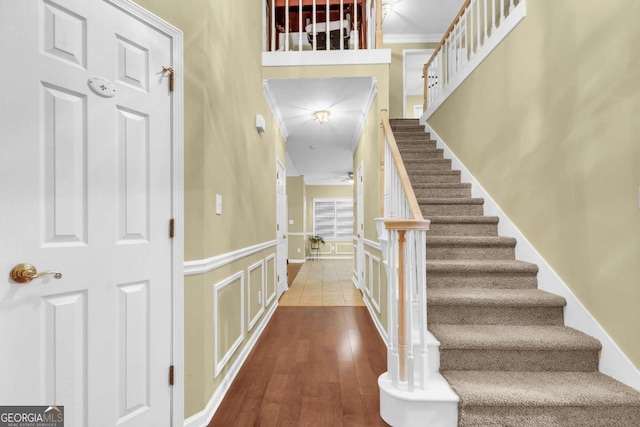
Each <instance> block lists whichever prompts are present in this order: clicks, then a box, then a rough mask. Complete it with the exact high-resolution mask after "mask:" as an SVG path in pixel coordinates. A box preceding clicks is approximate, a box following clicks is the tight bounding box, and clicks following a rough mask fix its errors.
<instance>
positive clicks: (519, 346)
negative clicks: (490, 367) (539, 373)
mask: <svg viewBox="0 0 640 427" xmlns="http://www.w3.org/2000/svg"><path fill="white" fill-rule="evenodd" d="M429 330H430V331H431V332H432V333H433V335H434V336H435V337H436V338H437V339H438V341H440V349H441V350H449V349H462V350H471V349H474V350H478V349H482V350H518V351H523V350H528V351H541V350H556V351H558V350H582V351H585V350H586V351H599V350H600V349H601V348H602V345H601V344H600V341H598V340H597V339H595V338H593V337H590V336H589V335H586V334H584V333H582V332H580V331H577V330H575V329H572V328H569V327H566V326H539V325H534V326H511V325H430V326H429Z"/></svg>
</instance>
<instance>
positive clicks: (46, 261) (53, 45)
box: [0, 0, 172, 427]
mask: <svg viewBox="0 0 640 427" xmlns="http://www.w3.org/2000/svg"><path fill="white" fill-rule="evenodd" d="M0 40H3V43H2V47H0V60H1V65H0V67H1V72H0V76H1V79H0V80H1V81H2V86H1V87H2V92H3V93H2V95H1V96H0V129H1V135H0V138H1V141H0V150H1V156H0V275H1V276H2V279H0V337H2V341H3V344H2V345H1V346H0V378H2V386H1V387H0V402H2V404H3V405H11V404H16V405H52V404H57V405H64V407H65V418H66V420H65V421H66V423H65V426H67V427H86V426H91V427H94V426H96V427H98V426H115V425H119V426H136V427H144V426H166V425H170V419H171V399H170V397H171V394H170V386H169V384H168V368H169V365H170V363H171V328H172V319H171V285H172V284H171V280H172V252H171V251H172V241H171V239H170V237H169V233H168V230H169V220H170V218H171V207H172V192H171V167H172V163H171V161H172V157H171V144H172V140H171V135H172V127H171V126H172V121H171V120H172V117H171V93H170V92H169V87H168V76H167V75H165V74H162V66H170V65H171V62H172V58H171V40H170V39H169V37H167V36H166V35H165V34H162V33H160V32H158V31H157V30H154V29H153V28H151V27H150V26H148V25H146V24H144V23H143V22H141V21H140V20H138V19H136V18H134V17H132V16H130V15H128V14H127V13H126V12H125V11H123V10H121V9H119V8H117V7H116V6H114V5H113V4H111V3H109V2H105V1H101V0H20V1H16V0H0ZM92 77H101V78H104V79H106V81H107V82H106V83H104V84H103V85H102V86H103V89H104V92H105V93H108V92H109V84H108V83H109V82H110V83H112V84H113V87H114V88H115V96H113V97H104V96H101V95H99V94H97V93H95V92H93V91H92V90H91V89H90V88H89V85H88V81H89V79H90V78H92ZM103 89H100V88H99V90H98V91H102V90H103ZM19 263H30V264H33V265H34V266H35V267H36V268H37V269H38V271H39V272H43V271H47V270H56V271H59V272H60V273H62V278H61V279H59V280H56V279H54V278H53V277H52V276H51V275H48V276H45V277H43V278H38V279H35V280H33V281H31V282H30V283H26V284H18V283H15V282H14V281H13V280H11V279H10V278H9V272H10V271H11V269H12V268H13V266H14V265H16V264H19Z"/></svg>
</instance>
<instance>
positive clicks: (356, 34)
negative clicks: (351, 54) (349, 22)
mask: <svg viewBox="0 0 640 427" xmlns="http://www.w3.org/2000/svg"><path fill="white" fill-rule="evenodd" d="M353 29H354V31H353V32H352V33H351V34H353V37H355V40H354V42H353V48H354V49H355V50H358V49H360V30H359V29H358V0H353Z"/></svg>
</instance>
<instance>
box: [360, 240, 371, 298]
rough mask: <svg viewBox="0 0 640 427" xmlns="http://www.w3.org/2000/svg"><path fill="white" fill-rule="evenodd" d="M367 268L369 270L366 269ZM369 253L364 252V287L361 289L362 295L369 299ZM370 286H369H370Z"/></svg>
mask: <svg viewBox="0 0 640 427" xmlns="http://www.w3.org/2000/svg"><path fill="white" fill-rule="evenodd" d="M367 266H369V268H367ZM370 270H371V253H369V252H367V251H364V286H363V287H362V289H363V290H364V293H365V294H367V296H368V297H369V298H371V288H373V285H371V284H370V279H371V272H370ZM370 285H371V286H370Z"/></svg>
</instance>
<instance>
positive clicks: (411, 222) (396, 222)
mask: <svg viewBox="0 0 640 427" xmlns="http://www.w3.org/2000/svg"><path fill="white" fill-rule="evenodd" d="M429 224H431V221H429V220H428V219H387V220H385V221H384V228H385V229H387V230H428V229H429Z"/></svg>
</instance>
